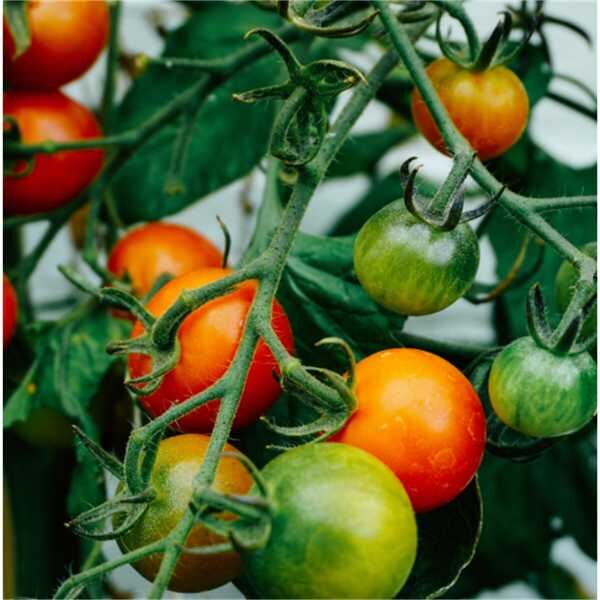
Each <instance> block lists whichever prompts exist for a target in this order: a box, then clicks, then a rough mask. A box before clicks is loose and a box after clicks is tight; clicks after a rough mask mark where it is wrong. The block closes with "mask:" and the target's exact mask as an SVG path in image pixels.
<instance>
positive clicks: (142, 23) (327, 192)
mask: <svg viewBox="0 0 600 600" xmlns="http://www.w3.org/2000/svg"><path fill="white" fill-rule="evenodd" d="M504 6H505V5H503V4H502V3H500V2H488V1H481V0H479V1H474V2H469V3H468V10H469V12H470V14H471V15H472V16H473V18H474V19H475V22H476V24H477V26H478V29H479V31H480V32H481V33H482V35H485V34H486V33H488V32H489V31H491V29H492V27H493V26H494V24H495V22H496V20H497V14H498V12H499V11H500V10H502V9H503V8H504ZM546 6H547V8H546V10H547V12H548V13H550V14H553V15H557V16H559V15H560V16H563V17H566V18H569V19H571V20H573V21H575V22H577V23H578V24H580V25H581V26H583V27H584V28H585V29H586V30H587V31H588V32H590V33H591V34H592V36H593V38H594V42H595V39H596V6H595V3H594V2H592V1H588V2H573V1H568V2H567V1H557V0H554V1H549V2H547V3H546ZM184 16H185V11H184V9H182V8H181V6H179V5H177V4H176V3H174V2H146V1H140V0H135V1H134V0H126V1H125V6H124V10H123V22H122V27H121V33H122V35H121V43H122V45H123V48H124V50H125V51H127V52H132V53H134V52H144V53H146V54H150V55H156V54H159V53H160V51H161V47H162V43H161V39H160V37H159V36H158V35H157V34H156V32H155V31H154V27H153V22H155V20H156V18H158V19H159V20H161V22H163V23H165V24H166V25H167V27H173V26H175V25H177V23H179V22H180V21H181V19H182V18H183V17H184ZM453 29H454V31H457V30H458V27H457V26H454V28H453ZM549 31H550V35H549V38H550V43H551V48H552V52H553V56H554V59H555V62H556V71H557V72H562V73H569V74H570V75H572V76H574V77H576V78H578V79H581V80H582V81H585V82H587V83H588V85H589V86H590V87H592V88H594V89H595V87H596V60H595V57H596V49H595V44H594V49H593V50H591V49H590V48H589V47H588V46H587V45H586V43H585V42H584V41H583V40H581V39H580V38H578V37H577V36H575V35H573V34H571V33H569V32H568V31H566V30H565V29H562V28H558V27H553V28H552V29H550V28H549ZM349 59H350V60H351V61H352V60H354V62H355V63H356V64H357V66H359V67H364V66H368V65H364V64H362V63H361V62H360V60H357V57H354V56H349ZM363 60H364V59H363ZM103 72H104V58H101V59H100V60H99V61H98V63H97V64H96V65H95V66H94V67H93V69H91V70H90V71H89V72H88V73H87V74H86V76H85V77H83V78H82V79H81V80H79V81H77V82H76V83H73V84H71V85H69V86H67V87H66V89H65V91H66V92H67V93H68V94H70V95H72V96H73V97H74V98H76V99H78V100H80V101H82V102H84V103H85V104H87V105H88V106H91V107H93V106H96V105H97V104H98V101H99V97H100V90H101V86H102V75H103ZM119 83H120V85H119V93H121V94H122V93H123V92H124V91H125V87H126V81H125V80H123V81H120V82H119ZM553 89H555V90H557V91H560V90H562V91H563V92H565V93H568V94H570V95H575V94H576V93H577V92H574V91H573V89H572V88H568V87H565V85H564V84H560V83H554V84H553ZM581 100H582V101H585V100H586V98H585V96H584V95H581ZM389 116H390V115H389V113H388V111H387V109H386V108H385V107H383V106H381V105H373V106H372V107H371V108H370V109H369V110H368V111H367V112H366V113H365V114H364V115H363V117H362V118H361V120H360V121H359V123H358V124H357V126H356V130H357V131H368V130H371V129H375V128H378V127H380V126H381V125H382V124H383V123H385V122H386V120H387V119H388V118H389ZM531 130H532V135H533V137H534V138H535V139H536V141H537V142H538V143H539V144H540V145H542V146H543V147H544V148H545V149H546V150H547V151H548V152H550V153H551V154H552V155H554V156H556V157H558V158H560V159H562V160H563V161H565V162H568V163H570V164H572V165H573V166H578V167H583V166H586V165H589V164H591V163H593V162H594V160H595V157H596V127H595V124H594V123H593V122H592V121H590V120H589V119H587V118H585V117H582V116H580V115H578V114H576V113H575V112H573V111H570V110H568V109H565V108H562V107H560V106H558V105H557V104H555V103H553V102H551V101H549V100H543V101H542V102H540V103H539V104H538V105H537V106H536V109H535V111H534V113H533V115H532V117H531ZM412 155H418V156H419V159H420V162H422V163H423V164H424V165H425V170H426V172H427V174H428V175H429V176H431V177H435V178H438V179H439V180H440V181H441V179H442V178H443V177H444V175H445V174H446V173H447V170H448V167H449V161H448V159H446V158H444V157H443V156H441V155H439V154H438V153H437V152H436V151H435V150H433V149H432V148H431V147H430V146H429V145H428V144H427V143H426V142H425V141H423V140H421V139H415V140H414V141H411V142H410V143H407V144H405V145H403V146H402V147H400V148H398V149H397V150H395V151H392V152H390V153H389V154H388V155H387V156H386V157H385V159H384V160H383V161H382V164H381V169H382V172H388V171H390V170H393V169H397V168H398V166H399V165H400V164H401V162H402V161H403V160H404V159H405V158H406V157H408V156H412ZM263 181H264V179H263V176H262V174H261V173H260V172H259V171H257V172H256V173H254V174H253V178H252V186H251V189H250V198H251V201H252V203H253V205H254V206H257V205H258V203H259V201H260V194H261V189H262V185H263ZM367 183H368V182H367V179H366V178H365V177H361V176H357V177H353V178H349V179H345V180H343V181H341V180H335V181H331V182H328V183H326V184H324V185H322V186H321V187H320V188H319V190H318V191H317V193H316V195H315V198H314V199H313V201H312V203H311V206H310V208H309V210H308V212H307V215H306V217H305V219H304V222H303V225H302V228H303V230H305V231H307V232H313V233H324V232H326V231H327V230H328V228H329V227H330V226H331V225H332V224H333V223H334V222H335V221H336V218H337V217H338V215H340V214H341V213H343V212H344V211H345V210H347V209H348V208H349V207H351V206H352V205H353V203H354V202H355V200H356V199H357V198H359V197H360V196H361V194H362V193H364V192H365V191H366V189H367ZM559 191H560V190H558V192H559ZM241 192H242V184H241V182H237V183H234V184H232V185H230V186H228V187H226V188H224V189H222V190H220V191H219V192H217V193H215V194H212V195H211V196H209V197H208V198H205V199H204V200H203V201H202V202H200V203H198V204H197V205H196V206H194V207H191V208H188V209H186V210H185V211H183V212H181V213H179V214H178V215H176V216H175V217H173V218H172V220H173V221H176V222H180V223H184V224H187V225H191V226H193V227H195V228H197V229H199V230H200V231H202V232H203V233H204V234H205V235H207V236H208V237H210V238H211V239H213V240H214V241H215V242H216V243H218V244H221V234H220V230H219V227H218V225H217V223H216V220H215V215H216V214H219V215H220V216H221V217H222V218H223V219H224V220H225V222H226V223H227V225H228V227H229V228H230V231H231V233H232V235H233V239H234V246H233V253H232V258H233V259H234V260H235V258H236V256H237V255H239V253H240V252H241V250H242V249H243V248H244V246H245V244H246V242H247V240H248V237H249V235H250V233H251V231H252V219H251V218H250V219H249V218H248V217H244V216H243V212H242V210H241V200H240V198H241ZM43 227H44V226H43V225H41V224H39V225H38V224H34V225H31V226H30V227H29V228H28V232H27V244H28V246H32V245H33V244H34V243H35V241H36V240H37V239H38V238H39V235H40V233H41V231H42V230H43ZM74 260H77V259H76V258H75V254H74V251H73V249H72V246H71V244H70V241H69V238H68V235H67V234H66V232H65V231H63V232H62V233H61V234H60V235H59V236H57V238H56V240H55V241H54V242H53V243H52V245H51V246H50V248H49V250H48V252H47V253H46V255H45V257H44V259H43V260H42V262H41V263H40V265H39V267H38V269H37V271H36V273H35V274H34V277H33V280H32V283H33V285H32V287H33V297H34V300H37V301H48V300H52V299H56V300H58V299H60V298H62V297H64V296H66V295H67V294H69V292H70V290H69V287H68V286H67V284H66V283H65V281H64V279H63V278H62V276H60V274H59V273H58V272H57V270H56V265H58V264H61V263H65V262H70V261H74ZM478 280H481V281H494V280H495V275H494V260H493V256H492V254H491V252H490V251H489V248H488V247H487V246H486V244H485V241H484V244H483V247H482V261H481V266H480V272H479V274H478ZM490 310H491V309H490V307H489V306H486V305H483V306H479V307H474V306H472V305H470V304H467V303H466V302H465V301H459V302H457V303H456V304H455V305H454V306H452V307H450V308H449V309H448V310H446V311H444V312H443V314H441V315H433V316H429V317H420V318H418V319H409V320H408V323H407V327H406V329H407V330H408V331H410V332H413V333H422V334H424V335H430V336H433V337H437V338H440V339H453V340H457V341H467V340H469V341H473V342H482V343H488V342H491V341H492V336H493V332H492V329H491V327H490V325H489V322H490ZM111 487H112V486H111ZM532 510H535V508H534V507H532ZM507 526H510V524H507ZM106 553H107V555H108V556H116V555H117V553H118V550H117V548H116V546H115V544H114V543H108V544H106ZM553 557H554V558H555V560H556V561H558V562H560V563H561V564H563V565H564V566H566V567H567V568H569V569H571V570H572V572H573V573H574V574H575V575H576V576H577V577H578V579H579V580H580V581H581V583H582V585H583V587H584V589H586V590H587V591H588V592H590V593H591V594H593V595H595V591H596V564H595V563H594V562H593V561H591V560H589V559H588V558H587V557H585V556H584V555H583V554H582V553H581V552H580V551H579V550H578V548H577V546H576V545H575V543H574V542H573V541H572V540H569V539H564V540H560V541H559V542H557V543H556V545H555V547H554V549H553ZM498 560H502V557H498ZM114 583H115V584H116V585H117V586H118V587H119V588H120V589H122V590H124V591H125V590H126V591H128V592H130V593H133V594H135V595H136V597H140V598H143V597H145V595H146V593H147V590H148V584H147V583H146V582H145V580H143V579H142V578H141V577H140V576H139V575H137V573H136V572H135V571H134V570H133V569H132V568H131V567H129V566H126V567H122V568H121V569H119V570H117V571H116V572H115V574H114ZM177 596H183V595H177V594H171V595H170V596H169V597H177ZM185 597H187V596H185ZM189 597H197V598H201V597H212V598H216V597H220V598H240V597H241V596H240V594H239V592H238V591H237V590H236V589H235V588H233V586H225V587H223V588H220V589H219V590H215V591H212V592H210V593H208V594H195V595H190V596H189ZM482 597H486V598H500V597H502V598H509V597H510V598H536V597H538V596H537V595H536V593H535V592H534V591H533V590H531V589H529V588H527V587H526V586H525V585H523V584H520V583H515V584H513V585H510V586H507V587H506V588H504V589H503V590H501V591H497V590H496V591H490V592H487V593H484V594H483V595H482Z"/></svg>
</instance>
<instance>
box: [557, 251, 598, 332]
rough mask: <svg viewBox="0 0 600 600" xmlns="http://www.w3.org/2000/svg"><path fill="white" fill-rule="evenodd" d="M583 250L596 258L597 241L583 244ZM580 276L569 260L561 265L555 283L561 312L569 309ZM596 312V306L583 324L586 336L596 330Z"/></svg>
mask: <svg viewBox="0 0 600 600" xmlns="http://www.w3.org/2000/svg"><path fill="white" fill-rule="evenodd" d="M581 251H582V252H584V253H585V254H587V255H588V256H591V257H592V258H594V259H595V258H597V253H596V242H590V243H588V244H585V246H582V248H581ZM578 277H579V272H578V271H577V269H576V268H575V267H574V266H573V265H572V264H571V263H570V262H569V261H568V260H565V261H564V262H563V263H562V264H561V265H560V268H559V269H558V273H557V274H556V281H555V284H554V285H555V292H556V304H557V305H558V309H559V310H560V311H561V312H565V310H567V306H568V305H569V302H570V301H571V298H572V297H573V286H574V285H575V284H576V283H577V279H578ZM596 313H597V311H596V309H595V308H594V311H593V312H592V314H590V316H589V317H588V318H587V319H586V321H585V323H584V324H583V328H582V330H581V332H582V333H583V335H584V336H586V337H587V336H590V335H592V334H593V333H594V332H595V331H596V327H597V320H596Z"/></svg>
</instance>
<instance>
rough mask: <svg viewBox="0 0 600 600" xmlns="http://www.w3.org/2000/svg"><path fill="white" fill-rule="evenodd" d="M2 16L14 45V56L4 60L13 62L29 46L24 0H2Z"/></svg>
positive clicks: (25, 3)
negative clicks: (4, 18)
mask: <svg viewBox="0 0 600 600" xmlns="http://www.w3.org/2000/svg"><path fill="white" fill-rule="evenodd" d="M4 15H5V17H6V22H7V24H8V28H9V29H10V33H11V35H12V39H13V41H14V44H15V52H14V55H13V56H7V57H6V58H7V59H8V60H11V59H12V60H14V59H16V58H18V57H19V56H21V54H23V52H25V50H27V48H29V45H30V44H31V34H30V32H29V21H28V19H27V2H26V0H10V1H7V0H4ZM5 35H6V33H5Z"/></svg>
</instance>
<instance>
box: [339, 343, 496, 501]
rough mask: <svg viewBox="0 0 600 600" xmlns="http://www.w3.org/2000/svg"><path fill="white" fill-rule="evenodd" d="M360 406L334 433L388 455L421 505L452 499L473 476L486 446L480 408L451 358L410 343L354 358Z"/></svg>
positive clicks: (383, 458)
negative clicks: (336, 432) (413, 346)
mask: <svg viewBox="0 0 600 600" xmlns="http://www.w3.org/2000/svg"><path fill="white" fill-rule="evenodd" d="M355 386H356V387H355V393H356V398H357V400H358V410H357V411H356V412H355V413H354V414H353V415H352V416H351V417H350V420H349V421H348V423H347V424H346V426H345V427H344V429H343V430H342V431H341V432H340V433H338V434H337V435H336V436H335V437H334V438H333V439H334V441H339V442H342V443H344V444H350V445H351V446H356V447H358V448H362V449H363V450H366V451H367V452H370V453H371V454H373V456H376V457H377V458H379V459H380V460H381V461H383V462H384V463H385V464H386V465H387V466H388V467H389V468H390V469H391V470H392V471H394V473H395V474H396V475H397V476H398V479H400V481H401V482H402V483H403V484H404V487H405V488H406V491H407V493H408V495H409V497H410V499H411V502H412V505H413V507H414V509H415V510H416V511H417V512H422V511H427V510H431V509H433V508H437V507H438V506H441V505H442V504H446V503H447V502H450V500H452V499H453V498H455V497H456V496H457V495H458V494H460V492H462V491H463V490H464V489H465V487H467V485H468V484H469V482H470V481H471V479H473V477H474V475H475V473H476V472H477V469H478V468H479V464H480V463H481V459H482V458H483V452H484V449H485V437H486V435H485V434H486V420H485V413H484V411H483V407H482V405H481V402H480V400H479V397H478V396H477V393H476V392H475V390H474V389H473V386H472V385H471V383H470V382H469V380H468V379H467V378H466V377H465V376H464V375H463V374H462V373H461V372H460V371H459V370H458V369H457V368H456V367H454V366H453V365H451V364H450V363H449V362H447V361H446V360H444V359H443V358H440V357H439V356H436V355H435V354H430V353H429V352H424V351H423V350H414V349H411V348H394V349H391V350H383V351H382V352H377V353H375V354H372V355H371V356H368V357H367V358H364V359H363V360H361V361H360V362H359V363H358V364H357V365H356V375H355Z"/></svg>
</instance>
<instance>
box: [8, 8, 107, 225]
mask: <svg viewBox="0 0 600 600" xmlns="http://www.w3.org/2000/svg"><path fill="white" fill-rule="evenodd" d="M26 10H27V19H28V25H29V31H30V36H31V43H30V45H29V46H28V48H27V49H26V50H25V52H23V53H22V54H21V55H19V56H15V44H14V40H13V38H12V34H11V31H10V29H9V27H8V25H7V21H6V17H5V18H4V76H5V81H6V83H7V84H8V86H9V90H8V91H6V92H5V93H4V116H5V119H6V118H7V117H9V118H10V119H11V120H10V121H6V120H5V122H4V129H5V131H6V130H7V129H12V128H15V127H16V129H17V132H16V133H17V135H18V138H19V140H20V141H22V142H23V143H25V144H34V143H41V142H47V141H52V142H59V143H61V142H77V141H81V140H85V139H94V138H98V137H101V136H102V130H101V128H100V125H99V123H98V121H97V120H96V118H95V117H94V115H93V114H92V112H90V111H89V110H88V109H87V108H86V107H84V106H82V105H81V104H79V103H78V102H75V101H74V100H72V99H71V98H69V97H68V96H66V95H65V94H63V93H62V92H60V91H59V90H58V88H59V87H60V86H62V85H64V84H66V83H69V82H71V81H73V80H75V79H77V78H78V77H80V76H81V75H82V74H83V73H84V72H85V71H87V70H88V69H89V67H91V65H92V64H93V63H94V62H95V60H96V58H97V57H98V55H99V54H100V52H101V51H102V49H103V48H104V46H105V44H106V41H107V38H108V31H109V21H110V19H109V14H108V8H107V6H106V3H105V2H104V1H103V0H98V1H95V2H80V1H78V0H63V1H61V2H53V1H52V0H36V1H35V2H28V3H27V8H26ZM103 158H104V153H103V151H102V150H98V149H80V150H69V151H63V152H55V153H53V154H37V155H35V156H33V157H32V159H31V160H29V161H25V160H22V161H17V162H16V164H14V165H13V166H12V173H10V174H8V175H5V176H4V186H3V187H4V212H5V214H19V215H23V214H36V213H40V212H45V211H49V210H53V209H55V208H58V207H60V206H62V205H64V204H66V203H67V202H69V201H71V200H72V199H73V198H74V197H75V196H77V195H78V194H79V193H81V192H82V191H83V190H84V189H85V188H86V187H87V186H88V185H89V183H90V182H91V181H92V180H93V179H94V178H95V177H96V175H97V174H98V173H99V171H100V169H101V168H102V162H103Z"/></svg>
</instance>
